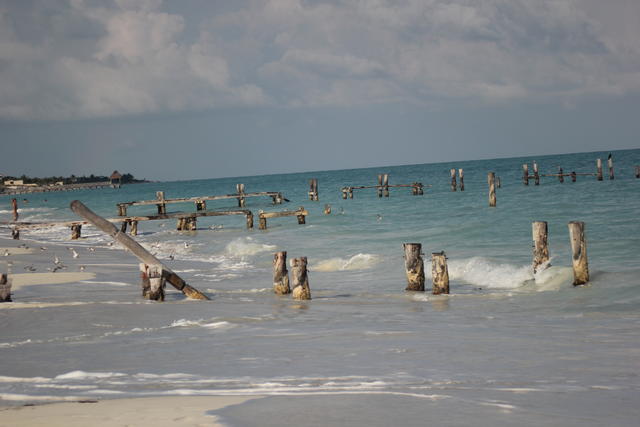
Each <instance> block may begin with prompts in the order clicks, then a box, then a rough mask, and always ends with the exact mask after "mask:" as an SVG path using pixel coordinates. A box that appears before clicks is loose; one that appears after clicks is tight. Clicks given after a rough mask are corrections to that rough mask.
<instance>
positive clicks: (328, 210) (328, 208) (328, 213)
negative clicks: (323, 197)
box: [324, 204, 331, 215]
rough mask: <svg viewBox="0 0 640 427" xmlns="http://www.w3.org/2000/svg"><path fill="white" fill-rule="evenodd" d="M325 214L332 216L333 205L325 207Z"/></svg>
mask: <svg viewBox="0 0 640 427" xmlns="http://www.w3.org/2000/svg"><path fill="white" fill-rule="evenodd" d="M324 214H325V215H331V205H329V204H326V205H324Z"/></svg>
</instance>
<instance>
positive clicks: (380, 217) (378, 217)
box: [376, 214, 382, 222]
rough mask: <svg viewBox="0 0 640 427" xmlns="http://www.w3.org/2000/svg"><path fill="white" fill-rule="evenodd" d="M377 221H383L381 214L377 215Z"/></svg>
mask: <svg viewBox="0 0 640 427" xmlns="http://www.w3.org/2000/svg"><path fill="white" fill-rule="evenodd" d="M376 220H377V221H378V222H380V221H382V215H380V214H378V215H376Z"/></svg>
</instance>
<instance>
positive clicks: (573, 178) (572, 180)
mask: <svg viewBox="0 0 640 427" xmlns="http://www.w3.org/2000/svg"><path fill="white" fill-rule="evenodd" d="M577 176H578V175H577V174H576V171H572V172H571V182H576V178H577Z"/></svg>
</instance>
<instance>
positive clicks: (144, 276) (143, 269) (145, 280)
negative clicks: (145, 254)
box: [138, 262, 151, 299]
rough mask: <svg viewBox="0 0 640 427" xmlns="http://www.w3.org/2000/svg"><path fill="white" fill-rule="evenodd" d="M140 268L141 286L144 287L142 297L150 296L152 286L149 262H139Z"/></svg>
mask: <svg viewBox="0 0 640 427" xmlns="http://www.w3.org/2000/svg"><path fill="white" fill-rule="evenodd" d="M138 267H139V269H140V286H141V287H142V298H145V299H148V298H149V289H150V288H151V283H150V282H149V274H148V272H147V267H148V266H147V264H145V263H144V262H141V263H140V264H138Z"/></svg>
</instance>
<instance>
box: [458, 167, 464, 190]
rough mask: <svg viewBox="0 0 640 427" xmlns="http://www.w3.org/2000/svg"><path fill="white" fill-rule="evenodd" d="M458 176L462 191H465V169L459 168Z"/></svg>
mask: <svg viewBox="0 0 640 427" xmlns="http://www.w3.org/2000/svg"><path fill="white" fill-rule="evenodd" d="M458 177H459V178H460V191H464V170H463V169H462V168H460V169H458Z"/></svg>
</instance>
